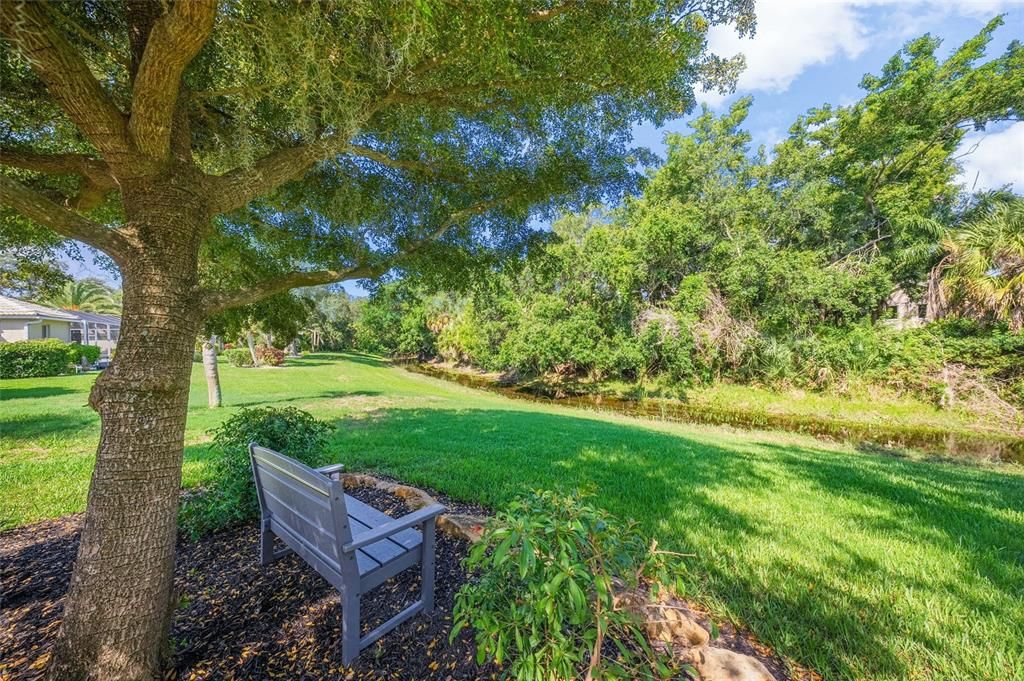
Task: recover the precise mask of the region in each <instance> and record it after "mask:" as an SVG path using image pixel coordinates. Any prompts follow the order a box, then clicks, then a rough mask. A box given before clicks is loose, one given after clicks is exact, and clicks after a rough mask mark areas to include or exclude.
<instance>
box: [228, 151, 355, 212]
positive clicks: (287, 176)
mask: <svg viewBox="0 0 1024 681" xmlns="http://www.w3.org/2000/svg"><path fill="white" fill-rule="evenodd" d="M344 146H345V142H344V141H343V140H339V139H338V138H337V137H336V136H331V137H327V138H324V139H321V140H317V141H316V142H310V143H309V144H302V145H299V146H296V147H288V148H286V149H281V150H279V151H275V152H273V153H271V154H268V155H267V156H264V157H263V158H261V159H260V160H258V161H256V163H254V164H252V165H251V166H247V167H244V168H236V169H235V170H232V171H229V172H227V173H225V174H223V175H215V176H212V177H210V178H209V179H208V182H209V185H210V204H209V205H210V210H211V211H212V212H213V213H214V214H220V213H229V212H231V211H233V210H236V209H238V208H241V207H242V206H245V205H246V204H247V203H249V202H250V201H252V200H254V199H257V198H259V197H261V196H264V195H266V194H269V193H270V192H272V191H274V190H275V189H277V188H278V187H280V186H281V185H283V184H285V183H287V182H290V181H292V180H296V179H298V178H300V177H302V175H303V173H305V172H306V170H307V169H309V168H310V167H311V166H312V165H313V164H315V163H316V162H317V161H321V160H323V159H325V158H327V157H329V156H330V155H331V154H332V153H336V152H338V151H340V150H341V149H342V148H343V147H344Z"/></svg>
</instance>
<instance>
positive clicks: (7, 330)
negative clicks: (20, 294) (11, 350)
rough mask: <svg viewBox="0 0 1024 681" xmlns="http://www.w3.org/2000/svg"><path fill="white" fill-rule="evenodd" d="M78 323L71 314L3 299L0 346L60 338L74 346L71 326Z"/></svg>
mask: <svg viewBox="0 0 1024 681" xmlns="http://www.w3.org/2000/svg"><path fill="white" fill-rule="evenodd" d="M77 321H78V320H77V319H76V318H75V316H74V315H73V314H71V313H70V312H64V311H63V310H55V309H53V308H52V307H45V306H43V305H36V304H35V303H29V302H26V301H24V300H18V299H17V298H8V297H7V296H0V343H13V342H14V341H25V340H42V339H45V338H56V339H57V340H62V341H64V342H65V343H70V342H71V325H72V324H74V323H76V322H77Z"/></svg>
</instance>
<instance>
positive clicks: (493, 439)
mask: <svg viewBox="0 0 1024 681" xmlns="http://www.w3.org/2000/svg"><path fill="white" fill-rule="evenodd" d="M350 423H352V422H351V421H350V420H348V419H342V420H340V421H339V422H338V424H337V425H338V426H339V427H338V431H337V433H336V435H335V438H334V445H335V450H336V451H338V452H339V456H338V457H337V458H338V460H340V461H342V462H343V463H345V464H346V465H347V466H348V467H349V468H350V469H354V470H359V469H371V470H377V471H380V472H382V473H385V474H387V475H391V476H394V477H396V478H399V479H402V480H405V481H408V482H410V483H411V484H420V485H425V486H428V487H433V488H436V489H438V490H440V491H442V492H444V493H446V494H449V495H451V496H452V497H455V498H460V499H465V500H469V501H477V502H481V503H484V504H487V505H490V506H502V505H504V504H505V503H507V502H508V501H509V500H510V499H511V498H513V497H514V496H516V495H517V494H519V493H521V492H523V491H526V490H528V489H531V488H544V489H563V490H568V489H573V488H579V489H584V490H586V489H590V490H592V491H593V492H594V493H595V495H596V497H595V498H594V499H593V500H592V501H593V503H595V504H597V505H599V506H601V507H603V508H605V509H607V510H608V511H610V512H612V513H614V514H615V515H617V516H618V517H620V518H628V517H632V518H635V519H637V520H638V521H639V522H640V526H641V528H642V530H643V531H644V532H646V533H648V534H650V535H653V536H655V537H657V538H658V539H659V541H660V543H661V544H662V545H663V546H665V547H666V548H670V549H674V550H678V551H684V552H686V551H689V550H691V549H692V544H697V543H701V544H702V545H703V546H704V547H705V549H706V550H707V555H698V556H697V557H695V558H693V559H691V564H692V565H694V566H695V567H696V568H697V572H698V573H702V574H703V577H701V576H700V574H698V581H700V580H704V581H705V582H706V584H707V585H708V590H709V591H710V592H711V593H712V595H713V597H714V598H715V599H717V600H718V601H719V602H721V603H723V604H724V606H725V608H726V609H727V610H728V611H729V612H730V613H731V614H733V615H735V616H738V617H739V618H740V619H741V620H743V621H745V622H747V623H748V624H750V625H751V626H752V628H753V629H754V630H755V633H756V634H757V635H758V636H760V637H761V638H762V639H763V640H765V641H767V642H768V643H770V644H772V645H774V646H776V647H777V648H778V650H779V651H780V652H781V653H783V654H785V655H789V656H791V657H793V658H794V659H796V660H798V661H800V662H802V663H806V664H810V665H813V666H814V667H816V668H817V669H818V670H819V671H821V672H822V673H823V674H825V676H826V678H833V677H834V678H856V677H858V676H862V675H864V674H865V673H867V674H870V675H872V676H877V677H881V678H903V677H906V676H908V675H909V674H910V672H911V671H912V666H914V665H919V664H921V665H923V664H925V663H926V662H927V657H928V656H929V655H931V654H938V655H939V657H940V658H941V657H943V656H945V655H947V653H946V651H945V650H944V647H945V646H946V645H948V644H949V641H943V640H937V639H936V637H935V636H934V635H933V633H932V632H933V631H934V626H933V625H934V623H931V625H930V623H929V622H928V621H927V619H928V617H923V618H922V617H915V618H909V617H907V616H906V612H904V611H903V610H901V609H900V608H901V607H902V608H906V607H911V606H908V605H907V603H906V602H904V603H903V604H902V605H897V603H898V602H900V599H901V598H903V597H904V594H906V593H914V594H915V595H913V596H910V597H907V598H908V599H916V600H913V602H915V603H918V604H920V603H922V602H925V601H926V600H927V599H930V598H939V599H940V600H941V599H942V598H945V599H949V600H951V601H952V602H954V603H956V604H957V608H958V609H960V610H962V611H963V610H966V611H967V613H966V614H967V615H968V616H975V615H976V616H983V615H984V614H986V613H987V614H989V615H992V616H996V617H998V618H1000V619H1001V620H1002V621H1013V618H1014V616H1015V612H1014V607H1013V606H1012V605H1009V604H1012V603H1014V602H1016V599H1017V598H1019V597H1020V595H1021V592H1022V584H1021V579H1022V574H1024V573H1022V566H1024V526H1022V524H1021V522H1020V521H1019V520H1014V516H1013V514H1012V512H1011V511H1012V509H1014V508H1017V509H1019V508H1021V507H1024V479H1022V478H1020V477H1019V476H1013V475H1009V476H1007V475H1000V474H999V473H994V472H992V471H986V470H983V469H979V468H973V467H955V466H946V465H938V464H933V463H927V462H914V461H905V460H900V459H891V458H881V457H872V456H865V455H858V454H848V453H843V452H836V451H828V450H824V449H818V448H815V447H813V446H811V447H804V446H798V445H789V446H780V445H777V444H774V443H770V442H756V441H751V440H750V439H749V438H745V439H743V440H742V441H741V444H739V445H737V446H736V447H735V448H733V447H729V446H728V445H723V444H712V443H709V442H704V441H700V440H696V439H693V438H691V437H685V436H681V435H672V434H667V433H663V432H659V431H657V430H652V429H648V428H644V427H641V426H639V425H637V426H632V425H628V424H622V423H615V422H608V421H600V420H595V419H592V418H586V417H573V416H566V415H558V414H550V413H543V412H533V411H516V410H483V409H465V410H438V409H416V410H402V409H392V410H385V411H382V413H380V414H378V415H377V417H375V418H374V419H372V420H370V421H369V422H367V421H366V420H361V421H360V422H359V427H358V428H349V427H346V424H350ZM784 485H789V487H785V486H784ZM780 490H783V491H780ZM794 493H796V494H803V495H805V497H806V498H803V499H797V500H795V501H794V500H792V499H786V498H784V497H783V495H785V494H794ZM736 495H740V496H741V497H743V496H749V497H751V498H754V499H756V500H758V502H759V504H756V505H750V506H747V507H745V508H743V507H742V505H741V504H730V503H729V502H728V499H730V498H735V496H736ZM850 502H852V503H850ZM818 503H821V504H822V507H821V514H823V515H821V516H819V515H817V514H816V504H818ZM786 504H795V505H794V506H793V507H792V508H789V509H786V510H782V511H780V512H781V513H782V515H781V516H780V517H779V518H778V519H775V518H773V516H774V514H775V511H774V510H773V508H774V505H778V506H779V507H780V508H781V507H783V506H785V505H786ZM830 504H832V505H834V506H833V507H831V508H829V505H830ZM847 507H850V508H852V509H854V510H847ZM755 508H756V509H759V510H758V511H756V512H755V511H752V510H751V509H755ZM762 508H763V509H764V510H761V509H762ZM794 509H796V510H794ZM787 514H788V515H787ZM825 514H828V517H827V519H826V515H825ZM860 515H863V516H864V517H859V516H860ZM805 516H806V521H804V519H803V518H804V517H805ZM819 518H821V519H822V520H823V522H818V520H819ZM846 523H862V524H863V525H864V526H865V527H866V529H864V528H863V527H859V528H858V531H860V532H862V533H866V537H867V540H868V541H871V542H873V543H875V546H873V547H870V550H868V549H865V548H864V547H861V546H857V545H856V544H855V542H852V541H851V540H850V538H849V537H847V536H845V534H844V531H843V528H844V525H845V524H846ZM894 533H895V534H898V535H899V536H900V537H901V538H902V539H903V540H904V541H907V542H911V543H912V544H914V545H916V544H917V543H928V544H932V545H934V546H935V547H937V548H938V549H939V550H941V551H944V552H948V553H949V555H950V557H951V558H952V557H953V555H954V554H955V556H956V559H957V560H959V561H963V566H962V568H960V572H958V573H957V579H960V580H962V581H963V582H964V584H963V586H962V587H959V586H957V585H956V584H951V583H949V581H947V580H945V579H933V578H931V576H930V575H929V576H924V575H919V576H914V575H912V574H909V573H910V572H912V571H913V570H912V568H911V569H908V566H907V565H906V564H905V563H904V562H901V561H900V560H899V557H898V556H894V557H892V559H890V558H889V556H888V555H887V554H886V552H885V550H884V547H885V546H886V544H885V542H886V541H888V538H889V536H890V535H891V534H894ZM804 535H807V536H804ZM698 540H701V541H700V542H698ZM748 546H751V547H753V546H757V547H761V548H762V549H763V550H765V551H766V552H765V553H764V554H763V555H762V554H758V555H754V554H751V553H748V552H747V551H748V549H747V547H748ZM960 547H964V548H966V549H967V550H966V551H964V550H962V549H961V548H960ZM803 549H806V550H808V551H814V552H817V553H819V554H820V555H812V556H806V555H801V550H803ZM872 551H874V553H872ZM746 556H749V558H747V557H746ZM982 578H984V579H985V580H986V581H987V582H988V584H987V585H984V586H985V588H989V587H991V588H992V589H995V591H996V593H998V594H1000V595H999V596H996V597H994V600H992V598H989V600H983V599H981V598H979V596H978V593H976V589H975V587H977V586H978V585H979V582H978V580H979V579H982ZM876 584H877V585H885V586H884V588H882V589H881V591H880V592H877V591H875V590H873V588H872V587H874V585H876ZM851 586H852V587H854V588H848V587H851ZM913 607H922V606H920V605H918V606H913ZM917 614H919V615H920V611H918V613H917ZM1018 614H1019V613H1018ZM894 622H895V623H897V625H898V627H899V631H898V632H897V633H896V634H894V631H893V629H892V626H893V623H894ZM897 634H898V635H897ZM911 641H912V642H913V644H914V645H915V649H916V650H917V652H915V653H912V654H910V655H908V654H907V652H906V651H905V650H903V649H902V647H901V646H904V645H906V644H909V643H910V642H911ZM979 645H981V644H979ZM921 649H923V650H921ZM978 650H980V648H979V649H978ZM924 651H927V652H924ZM975 652H978V651H975ZM947 659H955V657H947Z"/></svg>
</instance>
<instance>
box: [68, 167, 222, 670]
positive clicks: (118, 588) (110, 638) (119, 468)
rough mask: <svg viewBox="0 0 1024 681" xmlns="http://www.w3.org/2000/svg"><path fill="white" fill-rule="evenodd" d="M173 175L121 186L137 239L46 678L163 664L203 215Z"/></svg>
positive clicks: (96, 404)
mask: <svg viewBox="0 0 1024 681" xmlns="http://www.w3.org/2000/svg"><path fill="white" fill-rule="evenodd" d="M175 180H180V178H177V177H170V178H168V177H164V178H162V179H161V183H160V184H156V183H154V182H147V183H146V184H145V185H143V186H135V184H134V183H132V182H130V181H128V182H125V183H124V186H123V187H122V191H123V196H124V202H125V213H126V216H127V218H128V223H129V226H130V227H131V228H132V229H133V230H134V233H135V234H136V235H137V239H136V243H137V244H138V246H137V251H136V252H135V253H134V254H133V256H132V257H131V258H130V259H129V261H128V262H127V263H124V264H122V271H121V275H122V279H123V285H124V309H123V314H122V326H121V337H120V339H119V341H118V346H117V353H116V355H115V358H114V361H113V363H112V364H111V366H110V367H109V368H108V369H107V370H106V371H104V372H103V374H101V375H100V377H99V378H98V379H97V381H96V384H95V385H94V387H93V390H92V394H91V395H90V398H89V403H90V404H91V405H92V407H93V408H94V409H96V410H97V411H98V412H99V414H100V420H101V424H102V425H101V430H100V444H99V448H98V450H97V453H96V465H95V469H94V471H93V476H92V483H91V485H90V488H89V500H88V506H87V509H86V513H85V522H84V526H83V529H82V537H81V544H80V546H79V550H78V559H77V560H76V562H75V568H74V571H73V573H72V577H71V584H70V587H69V589H68V595H67V598H66V600H65V606H64V619H63V625H62V628H61V631H60V635H59V636H58V639H57V642H56V645H55V647H54V654H53V659H52V662H51V665H50V668H49V670H48V673H49V676H50V678H51V679H61V681H64V680H75V679H118V680H124V679H147V680H148V679H152V678H155V677H157V676H158V675H159V672H160V667H161V664H162V662H163V660H162V655H163V653H164V645H165V642H166V637H167V633H168V630H169V625H170V616H171V613H172V609H171V603H172V588H173V578H174V549H175V540H176V535H177V532H176V530H177V513H178V497H179V492H180V487H181V463H182V452H183V444H184V435H185V417H186V413H187V408H188V391H189V377H190V375H191V368H192V353H193V349H194V344H195V338H196V335H197V333H198V330H199V324H200V319H199V315H198V313H197V312H196V300H195V285H196V282H197V259H198V252H199V243H200V240H201V238H202V234H203V231H204V229H203V228H204V222H205V221H206V214H205V209H204V208H203V207H202V206H201V205H200V203H199V201H198V199H197V198H196V197H197V194H198V193H197V192H196V191H194V188H192V187H189V186H187V183H185V182H177V183H176V182H175ZM138 184H140V185H141V183H138Z"/></svg>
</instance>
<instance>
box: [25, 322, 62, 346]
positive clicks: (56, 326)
mask: <svg viewBox="0 0 1024 681" xmlns="http://www.w3.org/2000/svg"><path fill="white" fill-rule="evenodd" d="M43 327H49V331H48V334H49V335H44V328H43ZM43 338H56V339H57V340H61V341H64V342H65V343H67V342H69V341H70V340H71V323H70V322H61V321H56V320H45V319H44V320H42V321H40V322H33V323H32V324H29V325H28V340H42V339H43Z"/></svg>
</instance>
